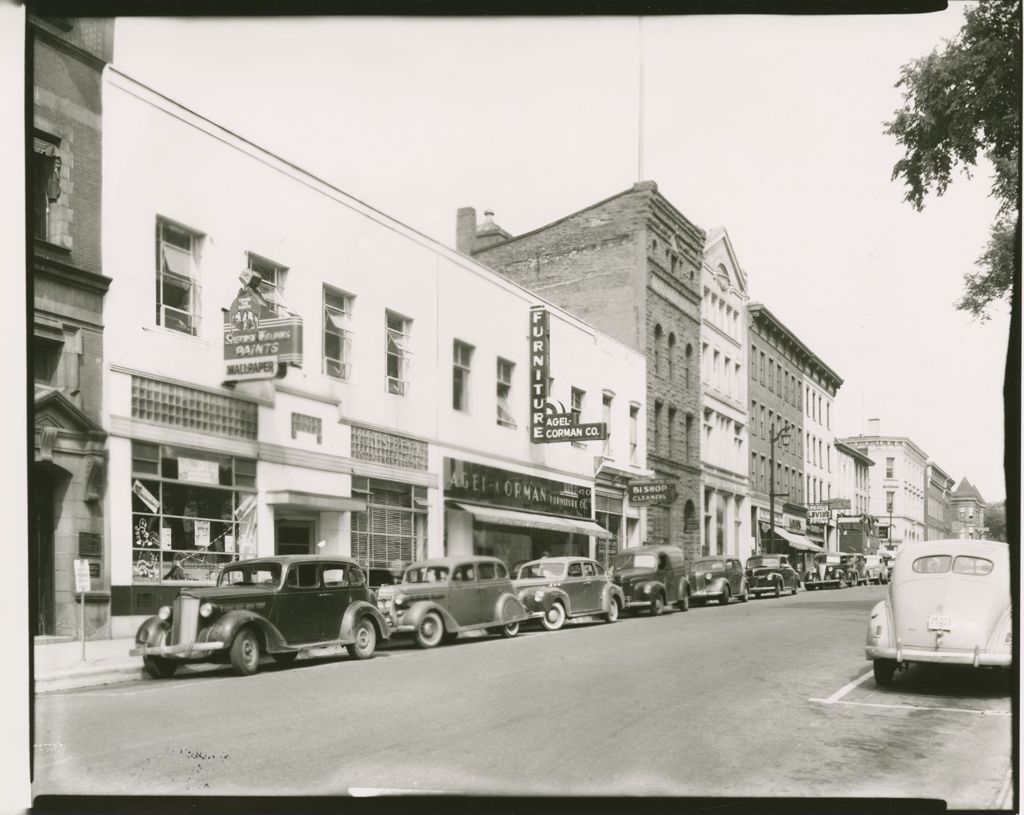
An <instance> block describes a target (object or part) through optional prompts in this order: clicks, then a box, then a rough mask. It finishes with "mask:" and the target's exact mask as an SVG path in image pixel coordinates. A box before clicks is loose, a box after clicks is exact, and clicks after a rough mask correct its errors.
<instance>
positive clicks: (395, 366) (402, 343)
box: [384, 311, 412, 396]
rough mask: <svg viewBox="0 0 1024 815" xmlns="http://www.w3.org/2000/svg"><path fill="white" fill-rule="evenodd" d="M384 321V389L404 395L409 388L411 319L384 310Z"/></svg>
mask: <svg viewBox="0 0 1024 815" xmlns="http://www.w3.org/2000/svg"><path fill="white" fill-rule="evenodd" d="M384 322H385V335H386V336H385V341H386V346H387V350H386V352H385V363H384V364H385V376H386V378H387V383H386V389H387V392H388V393H394V394H397V395H399V396H404V395H405V394H406V392H407V391H408V389H409V372H410V354H411V352H410V351H409V331H410V329H411V328H412V320H410V319H408V318H407V317H403V316H402V315H401V314H396V313H395V312H393V311H385V312H384Z"/></svg>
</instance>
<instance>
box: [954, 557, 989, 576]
mask: <svg viewBox="0 0 1024 815" xmlns="http://www.w3.org/2000/svg"><path fill="white" fill-rule="evenodd" d="M992 565H993V564H992V561H991V560H986V559H985V558H983V557H971V556H969V555H958V556H957V559H956V560H954V561H953V571H954V572H956V573H957V574H988V573H989V572H991V571H992Z"/></svg>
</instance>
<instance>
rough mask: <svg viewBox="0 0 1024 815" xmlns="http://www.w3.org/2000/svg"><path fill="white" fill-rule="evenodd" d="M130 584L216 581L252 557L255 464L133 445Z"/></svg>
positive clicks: (167, 447)
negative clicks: (235, 563) (222, 572)
mask: <svg viewBox="0 0 1024 815" xmlns="http://www.w3.org/2000/svg"><path fill="white" fill-rule="evenodd" d="M130 486H131V491H132V582H133V583H146V584H152V583H170V584H174V583H182V582H186V583H204V584H212V583H214V582H215V581H216V578H217V572H218V571H219V570H220V568H221V567H222V566H224V565H225V564H227V563H230V562H232V561H234V560H238V559H240V558H245V557H255V555H256V461H255V460H254V459H245V458H238V457H235V456H230V455H217V454H213V453H209V452H206V451H197V450H190V449H188V448H184V447H177V446H172V445H166V444H150V443H146V442H138V441H136V442H132V479H131V485H130Z"/></svg>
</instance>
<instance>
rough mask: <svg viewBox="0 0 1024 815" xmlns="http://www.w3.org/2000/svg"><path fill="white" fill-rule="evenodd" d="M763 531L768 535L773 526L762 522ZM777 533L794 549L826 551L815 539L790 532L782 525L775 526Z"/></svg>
mask: <svg viewBox="0 0 1024 815" xmlns="http://www.w3.org/2000/svg"><path fill="white" fill-rule="evenodd" d="M761 531H762V532H764V533H765V534H766V535H767V534H770V533H771V527H770V526H769V525H768V524H766V523H762V524H761ZM775 534H776V535H778V536H779V537H780V538H782V539H783V540H784V541H786V542H787V543H788V544H789V545H790V546H792V547H793V548H794V549H800V550H802V551H804V552H824V551H825V549H824V548H823V547H821V546H818V544H816V543H814V542H813V541H811V540H809V539H808V538H807V536H806V535H801V534H799V533H797V532H790V531H789V530H787V529H783V528H782V527H781V526H777V527H775Z"/></svg>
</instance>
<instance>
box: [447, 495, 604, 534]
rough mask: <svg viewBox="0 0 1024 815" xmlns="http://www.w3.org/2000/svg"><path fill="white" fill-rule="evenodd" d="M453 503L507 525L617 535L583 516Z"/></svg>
mask: <svg viewBox="0 0 1024 815" xmlns="http://www.w3.org/2000/svg"><path fill="white" fill-rule="evenodd" d="M451 505H452V506H454V507H457V508H458V509H462V510H465V511H466V512H469V513H472V515H473V517H474V518H479V519H480V520H481V521H484V522H486V523H492V524H505V525H506V526H525V527H530V528H533V529H553V530H554V531H556V532H575V533H576V534H578V535H593V536H594V537H595V538H600V539H602V540H611V539H613V538H614V537H615V536H614V535H613V534H612V533H611V532H609V531H608V530H607V529H605V528H604V527H602V526H600V525H599V524H597V523H595V522H594V521H587V520H584V519H582V518H559V517H557V516H554V515H538V514H537V513H535V512H519V511H518V510H514V509H498V508H497V507H482V506H477V505H476V504H461V503H456V502H454V501H452V502H451Z"/></svg>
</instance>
